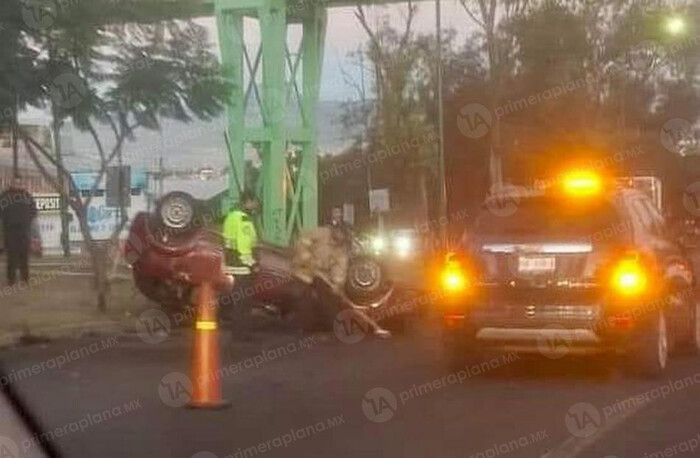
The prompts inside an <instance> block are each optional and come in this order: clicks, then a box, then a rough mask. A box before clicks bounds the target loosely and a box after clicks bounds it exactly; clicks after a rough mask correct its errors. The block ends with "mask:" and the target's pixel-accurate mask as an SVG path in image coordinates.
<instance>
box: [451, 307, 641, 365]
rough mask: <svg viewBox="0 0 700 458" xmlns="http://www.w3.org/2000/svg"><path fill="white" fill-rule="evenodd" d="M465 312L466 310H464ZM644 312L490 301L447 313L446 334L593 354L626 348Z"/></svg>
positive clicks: (515, 347) (505, 346)
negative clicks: (486, 304)
mask: <svg viewBox="0 0 700 458" xmlns="http://www.w3.org/2000/svg"><path fill="white" fill-rule="evenodd" d="M462 310H463V311H464V310H465V309H462ZM641 318H642V317H641V316H639V317H635V316H633V315H632V314H631V313H625V310H624V309H620V308H615V307H606V306H604V305H603V304H602V303H597V304H590V305H571V304H566V305H563V304H562V305H530V306H522V305H520V306H517V305H512V304H510V305H498V306H496V305H494V304H489V305H488V306H475V307H469V308H468V309H467V310H466V311H464V312H463V313H447V314H445V316H444V328H445V332H446V333H447V334H448V335H451V336H452V338H455V337H456V338H458V339H459V340H464V339H467V340H469V341H471V342H472V343H473V344H474V345H478V346H479V347H483V348H492V349H498V350H505V351H516V352H522V353H541V354H547V353H548V352H549V350H553V351H554V353H558V352H560V351H561V348H560V347H561V345H564V346H566V348H567V349H568V350H567V353H573V354H575V353H591V352H593V353H595V352H600V351H610V350H624V348H625V347H626V346H627V344H628V342H629V337H630V336H631V335H632V334H633V332H634V329H635V324H636V323H637V322H638V321H639V319H641Z"/></svg>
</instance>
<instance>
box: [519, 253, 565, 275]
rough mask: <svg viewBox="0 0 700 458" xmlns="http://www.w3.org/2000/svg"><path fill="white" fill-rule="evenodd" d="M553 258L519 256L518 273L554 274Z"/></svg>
mask: <svg viewBox="0 0 700 458" xmlns="http://www.w3.org/2000/svg"><path fill="white" fill-rule="evenodd" d="M555 265H556V264H555V258H554V257H553V256H519V257H518V272H520V273H527V274H532V273H538V274H539V273H548V272H554V269H555Z"/></svg>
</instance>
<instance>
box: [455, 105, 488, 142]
mask: <svg viewBox="0 0 700 458" xmlns="http://www.w3.org/2000/svg"><path fill="white" fill-rule="evenodd" d="M492 121H493V120H492V118H491V112H490V111H489V109H488V108H486V107H485V106H483V105H481V104H480V103H472V104H469V105H466V106H464V107H462V109H461V110H459V115H458V116H457V128H458V129H459V131H460V132H461V133H462V135H464V136H465V137H467V138H481V137H483V136H484V135H486V134H487V133H488V132H489V130H490V129H491V122H492Z"/></svg>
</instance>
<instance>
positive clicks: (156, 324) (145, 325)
mask: <svg viewBox="0 0 700 458" xmlns="http://www.w3.org/2000/svg"><path fill="white" fill-rule="evenodd" d="M136 332H137V334H138V336H139V338H140V339H141V340H143V341H144V342H146V343H147V344H157V343H161V342H163V341H164V340H165V339H167V338H168V336H169V335H170V318H168V315H166V314H165V312H163V311H162V310H158V309H148V310H146V311H145V312H143V313H142V314H141V315H139V319H138V320H137V321H136Z"/></svg>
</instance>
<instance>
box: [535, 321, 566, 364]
mask: <svg viewBox="0 0 700 458" xmlns="http://www.w3.org/2000/svg"><path fill="white" fill-rule="evenodd" d="M545 329H546V330H547V331H548V332H542V333H541V334H540V335H539V336H538V337H537V348H538V350H539V351H540V353H541V354H542V355H544V356H546V357H547V358H550V359H559V358H563V357H564V356H566V355H567V354H568V353H569V350H570V349H571V341H572V338H571V331H569V330H568V329H564V328H561V327H553V326H550V327H547V328H545Z"/></svg>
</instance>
